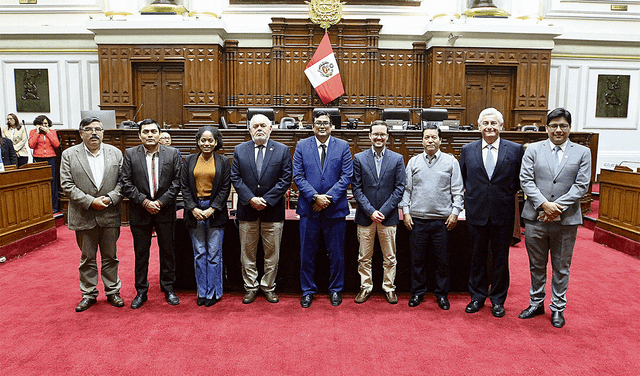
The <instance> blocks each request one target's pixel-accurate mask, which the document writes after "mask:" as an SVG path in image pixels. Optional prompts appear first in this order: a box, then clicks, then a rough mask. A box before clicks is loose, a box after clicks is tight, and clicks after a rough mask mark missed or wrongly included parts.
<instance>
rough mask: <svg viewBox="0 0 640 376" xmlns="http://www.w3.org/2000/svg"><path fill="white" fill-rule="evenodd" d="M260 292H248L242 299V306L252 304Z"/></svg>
mask: <svg viewBox="0 0 640 376" xmlns="http://www.w3.org/2000/svg"><path fill="white" fill-rule="evenodd" d="M257 293H258V291H247V292H246V293H245V294H244V296H243V297H242V304H251V303H253V301H254V300H256V294H257Z"/></svg>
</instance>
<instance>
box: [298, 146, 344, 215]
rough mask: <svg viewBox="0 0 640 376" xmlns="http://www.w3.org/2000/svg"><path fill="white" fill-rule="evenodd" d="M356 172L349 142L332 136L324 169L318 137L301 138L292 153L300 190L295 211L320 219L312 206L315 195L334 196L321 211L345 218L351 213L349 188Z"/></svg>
mask: <svg viewBox="0 0 640 376" xmlns="http://www.w3.org/2000/svg"><path fill="white" fill-rule="evenodd" d="M352 175H353V160H352V159H351V152H350V151H349V144H348V143H347V142H346V141H344V140H340V139H338V138H335V137H329V144H328V146H327V155H326V157H325V161H324V168H323V167H322V166H321V164H320V156H319V155H318V147H317V144H316V137H315V136H311V137H309V138H305V139H304V140H300V141H298V144H297V145H296V151H295V153H294V155H293V181H294V182H295V183H296V186H297V187H298V190H299V191H300V197H299V198H298V207H297V209H296V213H298V214H299V215H300V216H310V217H313V218H317V217H318V216H319V215H320V213H319V212H315V211H313V209H312V205H313V204H312V202H311V201H312V200H313V195H314V194H316V193H318V194H327V195H329V196H332V201H333V202H332V203H331V204H330V205H329V206H327V207H326V208H325V209H324V210H323V211H322V212H323V213H324V215H325V216H326V217H327V218H339V217H346V216H347V215H348V214H349V204H348V202H347V188H348V187H349V184H350V183H351V176H352Z"/></svg>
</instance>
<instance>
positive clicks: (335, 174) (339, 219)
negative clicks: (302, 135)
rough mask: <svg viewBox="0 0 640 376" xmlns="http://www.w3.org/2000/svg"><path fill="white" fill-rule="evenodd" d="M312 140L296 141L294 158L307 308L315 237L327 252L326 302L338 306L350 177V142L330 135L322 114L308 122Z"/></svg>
mask: <svg viewBox="0 0 640 376" xmlns="http://www.w3.org/2000/svg"><path fill="white" fill-rule="evenodd" d="M313 133H314V134H315V136H313V137H309V138H306V139H304V140H300V141H299V142H298V145H297V146H296V151H295V153H294V155H293V181H294V182H295V183H296V186H297V187H298V190H299V191H300V197H299V198H298V207H297V209H296V213H298V215H300V285H301V287H302V299H300V305H301V306H302V307H303V308H309V307H310V306H311V302H312V301H313V295H314V294H315V293H316V292H318V287H317V286H316V284H315V282H314V278H313V274H314V273H315V261H316V253H317V251H318V240H319V238H320V233H321V232H322V234H323V236H324V241H325V244H326V246H327V252H328V253H329V262H330V271H331V276H330V279H329V294H330V296H331V304H332V305H333V306H338V305H340V304H341V303H342V296H341V295H340V293H341V291H342V288H343V287H344V236H345V229H346V223H345V217H346V216H347V214H349V204H348V202H347V188H348V187H349V184H350V183H351V175H352V174H353V161H352V160H351V152H350V151H349V144H348V143H347V142H346V141H344V140H340V139H337V138H335V137H331V121H330V118H329V114H328V113H327V112H325V111H319V112H316V114H315V117H314V119H313Z"/></svg>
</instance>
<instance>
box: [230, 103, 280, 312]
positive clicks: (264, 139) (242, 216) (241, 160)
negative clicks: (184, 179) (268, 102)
mask: <svg viewBox="0 0 640 376" xmlns="http://www.w3.org/2000/svg"><path fill="white" fill-rule="evenodd" d="M271 128H272V125H271V120H269V118H267V117H266V116H264V115H255V116H253V117H252V118H251V122H250V124H249V133H251V139H252V140H251V141H247V142H244V143H242V144H240V145H237V146H236V147H235V149H234V151H233V161H232V164H231V182H232V183H233V186H234V187H235V189H236V192H237V193H238V210H237V212H236V218H237V219H238V221H239V222H240V226H239V227H240V261H241V262H242V279H243V281H244V288H245V291H246V293H245V295H244V297H243V298H242V303H244V304H249V303H253V301H254V300H255V299H256V294H257V292H258V287H260V288H261V289H262V291H263V292H264V295H265V297H266V299H267V301H268V302H270V303H277V302H278V295H277V294H276V292H275V289H276V275H277V274H278V260H279V259H280V244H281V240H282V229H283V226H284V217H285V216H284V195H285V193H286V192H287V190H288V189H289V187H290V186H291V152H290V151H289V148H288V147H287V146H286V145H284V144H281V143H279V142H276V141H273V140H270V139H269V136H270V135H271ZM260 236H262V246H263V248H264V275H263V276H262V280H261V281H260V283H259V284H258V280H257V279H258V269H257V268H256V253H257V251H258V240H259V239H260Z"/></svg>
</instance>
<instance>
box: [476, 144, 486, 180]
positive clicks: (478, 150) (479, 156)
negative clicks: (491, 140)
mask: <svg viewBox="0 0 640 376" xmlns="http://www.w3.org/2000/svg"><path fill="white" fill-rule="evenodd" d="M473 155H474V157H475V159H476V163H477V164H478V166H480V167H481V168H482V171H484V175H485V176H486V177H487V179H489V174H488V173H487V169H486V168H485V167H484V161H483V160H482V140H480V141H477V143H476V144H475V147H474V148H473Z"/></svg>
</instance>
